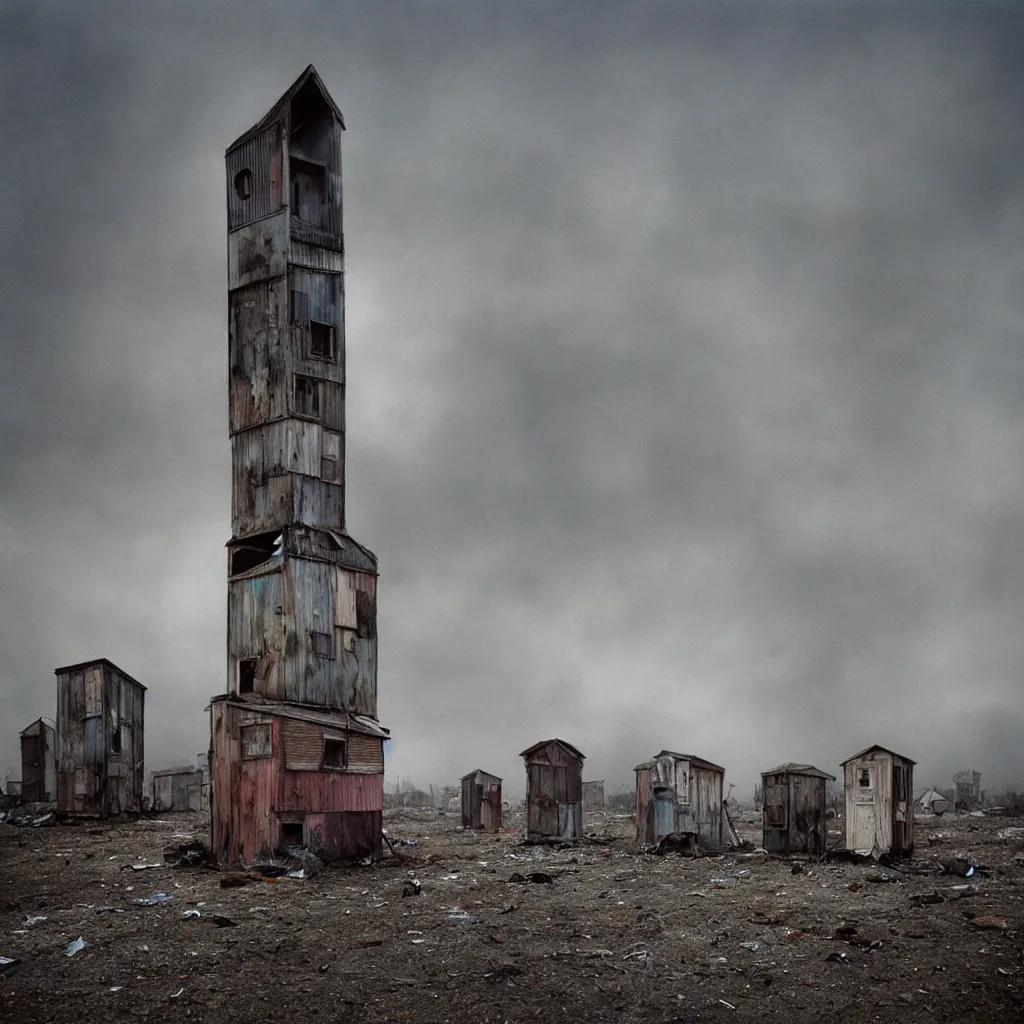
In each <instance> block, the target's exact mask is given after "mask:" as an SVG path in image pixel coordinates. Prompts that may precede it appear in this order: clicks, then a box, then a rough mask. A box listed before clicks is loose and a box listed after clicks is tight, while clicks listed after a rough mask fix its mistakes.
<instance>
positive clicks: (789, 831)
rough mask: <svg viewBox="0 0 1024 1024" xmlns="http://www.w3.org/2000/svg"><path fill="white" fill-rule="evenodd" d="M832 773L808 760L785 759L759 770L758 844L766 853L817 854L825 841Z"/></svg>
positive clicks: (819, 853) (826, 837) (823, 848)
mask: <svg viewBox="0 0 1024 1024" xmlns="http://www.w3.org/2000/svg"><path fill="white" fill-rule="evenodd" d="M835 781H836V780H835V776H834V775H829V774H828V772H823V771H822V770H821V769H820V768H815V767H814V765H812V764H795V763H793V762H792V761H788V762H787V763H786V764H780V765H779V766H778V767H777V768H770V769H769V770H768V771H766V772H762V773H761V786H762V792H763V794H764V798H763V802H764V807H763V810H762V812H761V815H762V826H763V841H762V845H763V846H764V848H765V849H766V850H767V851H768V852H769V853H807V854H810V855H812V856H815V857H817V856H820V855H821V854H823V853H824V852H825V846H826V844H827V842H828V829H827V827H826V824H825V822H826V810H827V795H826V790H827V787H828V783H829V782H835Z"/></svg>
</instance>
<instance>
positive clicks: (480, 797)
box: [462, 768, 501, 832]
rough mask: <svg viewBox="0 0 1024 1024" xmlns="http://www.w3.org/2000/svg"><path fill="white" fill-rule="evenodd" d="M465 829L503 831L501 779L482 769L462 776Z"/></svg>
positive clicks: (463, 821)
mask: <svg viewBox="0 0 1024 1024" xmlns="http://www.w3.org/2000/svg"><path fill="white" fill-rule="evenodd" d="M462 825H463V828H482V829H483V830H484V831H485V832H499V831H501V779H499V778H498V776H497V775H490V774H488V773H487V772H485V771H483V770H482V769H480V768H477V770H476V771H475V772H470V773H469V774H468V775H463V776H462Z"/></svg>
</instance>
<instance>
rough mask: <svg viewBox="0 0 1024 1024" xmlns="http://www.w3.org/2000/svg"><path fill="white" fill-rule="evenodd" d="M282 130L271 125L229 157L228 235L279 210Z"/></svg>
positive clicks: (281, 127) (275, 125) (278, 126)
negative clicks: (229, 232)
mask: <svg viewBox="0 0 1024 1024" xmlns="http://www.w3.org/2000/svg"><path fill="white" fill-rule="evenodd" d="M282 129H283V125H282V124H280V123H278V124H274V125H271V126H270V127H269V128H267V129H266V130H265V131H262V132H260V133H259V134H258V135H255V136H253V138H251V139H249V140H248V142H245V143H243V144H242V145H241V146H239V147H238V148H237V149H235V150H234V151H232V152H231V153H229V154H228V156H227V161H226V169H227V199H228V230H229V231H234V230H235V229H236V228H239V227H242V226H243V225H244V224H249V223H251V222H252V221H254V220H260V219H261V218H263V217H268V216H270V214H272V213H276V212H277V211H278V210H280V209H281V170H282V169H281V158H282V152H283V149H282Z"/></svg>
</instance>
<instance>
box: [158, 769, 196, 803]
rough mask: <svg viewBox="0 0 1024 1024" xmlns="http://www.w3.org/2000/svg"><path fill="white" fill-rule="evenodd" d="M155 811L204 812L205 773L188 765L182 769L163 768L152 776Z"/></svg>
mask: <svg viewBox="0 0 1024 1024" xmlns="http://www.w3.org/2000/svg"><path fill="white" fill-rule="evenodd" d="M151 782H152V787H153V810H154V811H157V812H166V811H201V810H203V786H204V778H203V771H202V769H200V768H194V767H193V766H192V765H187V766H184V767H180V768H163V769H161V770H160V771H157V772H153V774H152V779H151Z"/></svg>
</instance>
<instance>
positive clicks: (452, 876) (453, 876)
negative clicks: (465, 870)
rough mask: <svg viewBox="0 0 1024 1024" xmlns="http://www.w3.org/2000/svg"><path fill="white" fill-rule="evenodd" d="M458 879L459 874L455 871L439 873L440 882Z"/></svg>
mask: <svg viewBox="0 0 1024 1024" xmlns="http://www.w3.org/2000/svg"><path fill="white" fill-rule="evenodd" d="M458 880H459V876H458V873H457V872H456V873H453V874H450V875H441V881H442V882H457V881H458Z"/></svg>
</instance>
